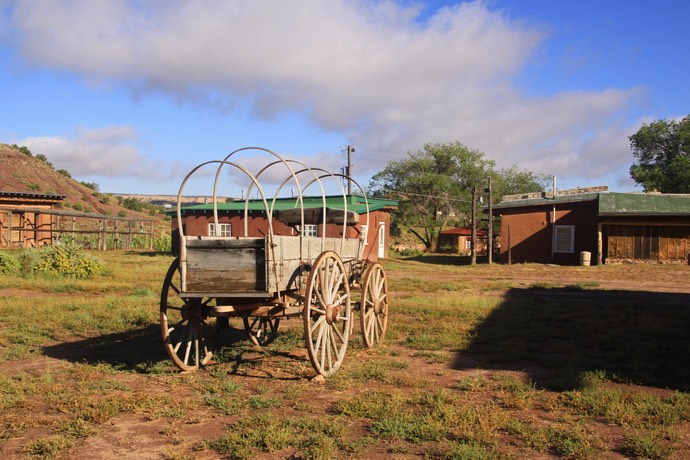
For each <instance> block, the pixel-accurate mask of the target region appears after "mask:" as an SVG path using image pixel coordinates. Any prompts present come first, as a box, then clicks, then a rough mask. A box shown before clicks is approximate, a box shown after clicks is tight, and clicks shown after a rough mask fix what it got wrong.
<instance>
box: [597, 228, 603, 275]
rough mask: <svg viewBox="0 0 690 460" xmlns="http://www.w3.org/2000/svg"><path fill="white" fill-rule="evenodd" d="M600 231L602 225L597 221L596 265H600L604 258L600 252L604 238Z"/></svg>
mask: <svg viewBox="0 0 690 460" xmlns="http://www.w3.org/2000/svg"><path fill="white" fill-rule="evenodd" d="M602 233H603V232H602V225H601V223H599V224H597V265H601V264H602V263H603V260H604V256H603V254H602V251H603V247H604V241H603V239H604V238H603V234H602Z"/></svg>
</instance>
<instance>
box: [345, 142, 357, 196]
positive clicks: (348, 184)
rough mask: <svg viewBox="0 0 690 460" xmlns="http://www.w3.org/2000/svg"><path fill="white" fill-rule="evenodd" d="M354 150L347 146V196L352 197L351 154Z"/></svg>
mask: <svg viewBox="0 0 690 460" xmlns="http://www.w3.org/2000/svg"><path fill="white" fill-rule="evenodd" d="M354 152H355V149H354V148H353V147H351V146H349V145H348V146H347V173H346V175H347V194H348V195H352V154H353V153H354Z"/></svg>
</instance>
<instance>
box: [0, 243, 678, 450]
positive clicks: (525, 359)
mask: <svg viewBox="0 0 690 460" xmlns="http://www.w3.org/2000/svg"><path fill="white" fill-rule="evenodd" d="M94 255H95V256H96V257H99V258H100V259H102V260H103V262H104V264H105V265H106V269H107V274H106V275H104V276H101V277H98V278H96V279H94V280H90V281H74V280H63V279H59V278H51V279H46V278H38V277H37V278H29V279H27V278H19V277H11V276H3V278H2V280H3V284H4V286H5V288H4V289H3V296H2V297H1V298H0V355H1V356H2V362H0V367H1V371H0V455H2V457H3V458H26V457H28V458H87V457H84V456H83V454H82V456H81V457H79V455H80V453H81V452H91V454H90V455H91V456H90V457H88V458H94V456H96V457H97V458H105V459H110V458H113V459H114V458H118V457H120V456H121V453H120V452H119V451H118V447H117V446H118V445H127V446H129V447H128V448H129V449H130V450H136V451H137V452H139V453H140V454H141V455H142V456H145V457H150V458H168V459H189V458H197V457H199V458H255V457H257V456H260V455H268V456H270V457H271V458H418V457H425V458H438V459H453V458H462V459H474V458H476V459H485V458H496V459H504V458H529V457H535V456H539V457H541V458H597V457H602V456H603V457H608V458H615V457H617V456H618V457H620V456H627V457H635V458H671V459H672V458H687V457H688V456H690V444H689V442H690V441H689V439H688V434H690V415H688V414H690V396H689V394H688V392H687V391H688V389H690V371H689V370H688V369H687V367H686V366H682V365H679V364H680V363H684V362H685V361H686V360H687V359H686V357H687V356H688V355H689V354H690V345H689V343H688V341H687V338H686V337H687V331H688V330H690V310H689V309H688V305H690V302H688V300H690V296H689V294H688V293H689V292H690V288H687V286H690V267H687V266H681V265H652V266H604V267H589V268H584V267H550V266H543V265H517V266H512V267H508V266H502V265H492V266H488V265H478V266H466V265H455V264H451V263H448V262H455V261H457V260H456V259H453V258H442V259H441V258H439V259H436V258H417V259H414V260H392V261H387V262H386V264H385V266H386V270H387V273H388V276H389V280H390V288H391V297H392V298H391V306H392V313H391V319H390V324H389V331H388V335H387V340H386V345H385V346H383V347H380V348H377V349H374V350H365V349H363V348H362V345H361V343H362V341H361V339H360V338H354V339H353V340H351V343H350V348H349V350H348V356H347V358H346V360H345V362H344V365H343V368H342V369H341V370H340V371H339V372H338V373H337V374H335V376H333V377H332V378H330V379H328V381H327V382H325V383H324V384H318V383H316V382H315V381H311V380H310V377H311V376H313V371H312V369H311V366H310V365H309V363H308V359H307V358H306V353H305V350H304V346H303V343H302V338H301V322H300V321H299V320H296V321H295V320H293V321H291V322H287V323H286V324H285V326H286V327H287V329H285V330H284V331H283V333H281V335H280V336H279V338H278V340H277V341H276V342H275V343H274V344H272V345H271V346H270V347H267V348H265V349H262V350H257V349H255V348H253V347H250V346H249V344H248V342H247V341H246V340H245V339H244V334H243V332H242V331H241V330H240V329H238V327H241V326H240V325H239V323H238V322H236V321H234V322H233V323H232V326H233V327H232V328H231V329H229V330H227V331H225V332H224V335H223V337H222V338H223V342H222V348H221V349H220V350H219V352H218V353H217V355H216V364H214V365H212V366H209V367H207V368H206V369H204V370H202V371H200V372H196V373H191V374H181V373H178V372H177V371H176V370H175V369H174V368H173V367H172V366H171V365H170V363H169V362H168V359H167V357H166V355H165V353H164V351H163V347H162V344H161V342H160V335H159V331H158V324H157V317H158V314H157V308H158V291H159V289H160V283H161V281H162V279H163V275H164V273H165V270H166V269H167V266H168V264H169V263H170V261H171V258H170V257H168V256H160V255H146V254H119V253H104V254H96V253H94ZM633 290H634V291H635V292H633ZM659 290H661V291H664V292H653V291H659ZM118 436H119V438H118ZM118 443H119V444H118Z"/></svg>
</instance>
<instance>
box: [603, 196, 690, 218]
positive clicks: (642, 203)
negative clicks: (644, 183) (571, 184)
mask: <svg viewBox="0 0 690 460" xmlns="http://www.w3.org/2000/svg"><path fill="white" fill-rule="evenodd" d="M599 215H600V216H628V215H636V216H680V215H690V195H671V194H655V193H602V194H601V195H600V196H599Z"/></svg>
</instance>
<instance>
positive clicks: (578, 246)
mask: <svg viewBox="0 0 690 460" xmlns="http://www.w3.org/2000/svg"><path fill="white" fill-rule="evenodd" d="M506 198H507V199H506ZM493 209H494V211H493V212H494V215H495V216H498V217H501V252H500V261H501V262H503V263H507V262H541V263H555V264H560V265H577V264H579V263H582V262H583V258H584V259H586V258H587V255H589V256H590V258H591V261H592V262H593V263H599V264H601V263H607V262H619V261H654V262H665V261H686V260H687V259H688V253H689V251H690V195H671V194H659V193H614V192H608V191H607V189H606V187H596V188H593V189H575V190H567V191H562V192H560V193H557V194H556V196H555V197H554V196H553V195H548V194H539V195H536V196H535V194H530V195H529V196H512V197H504V200H503V201H502V202H501V203H499V204H497V205H494V207H493Z"/></svg>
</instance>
